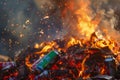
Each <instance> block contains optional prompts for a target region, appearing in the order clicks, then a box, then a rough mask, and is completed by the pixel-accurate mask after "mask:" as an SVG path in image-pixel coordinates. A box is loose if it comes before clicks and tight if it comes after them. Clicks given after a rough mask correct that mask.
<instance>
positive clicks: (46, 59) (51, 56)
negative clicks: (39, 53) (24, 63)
mask: <svg viewBox="0 0 120 80" xmlns="http://www.w3.org/2000/svg"><path fill="white" fill-rule="evenodd" d="M58 56H59V55H58V52H57V51H51V52H49V53H48V54H47V55H45V56H44V57H43V58H42V59H41V60H40V62H39V63H38V64H37V65H36V69H37V70H44V69H45V68H46V67H47V66H48V65H49V64H50V63H51V62H53V61H54V59H55V58H56V57H58Z"/></svg>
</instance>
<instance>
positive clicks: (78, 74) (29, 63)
mask: <svg viewBox="0 0 120 80" xmlns="http://www.w3.org/2000/svg"><path fill="white" fill-rule="evenodd" d="M58 45H59V47H58ZM37 46H38V47H37V48H36V47H33V48H30V47H29V48H28V49H27V50H25V51H22V52H21V54H19V55H18V56H16V57H15V61H14V65H12V64H13V62H2V63H0V67H1V68H0V70H1V71H0V79H1V80H10V79H12V80H49V79H50V80H62V79H65V80H69V79H70V80H113V79H120V77H119V76H120V66H119V60H118V59H117V58H118V55H119V54H118V55H115V54H114V53H113V51H111V49H110V48H109V47H108V46H104V47H99V48H98V47H95V46H94V47H91V46H92V44H91V42H85V44H83V43H80V42H79V41H75V42H74V40H73V39H71V40H70V41H69V42H68V41H65V40H55V41H53V42H48V43H41V44H39V45H38V44H37ZM7 63H10V64H7ZM5 64H6V65H5Z"/></svg>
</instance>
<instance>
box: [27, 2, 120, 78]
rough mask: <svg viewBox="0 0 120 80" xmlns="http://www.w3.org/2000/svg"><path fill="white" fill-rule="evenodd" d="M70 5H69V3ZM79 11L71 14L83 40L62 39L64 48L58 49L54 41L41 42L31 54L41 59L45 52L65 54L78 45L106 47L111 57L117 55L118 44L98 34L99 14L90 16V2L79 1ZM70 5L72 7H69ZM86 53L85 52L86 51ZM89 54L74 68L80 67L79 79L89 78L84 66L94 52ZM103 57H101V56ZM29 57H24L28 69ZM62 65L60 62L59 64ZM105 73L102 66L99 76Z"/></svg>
mask: <svg viewBox="0 0 120 80" xmlns="http://www.w3.org/2000/svg"><path fill="white" fill-rule="evenodd" d="M70 4H71V3H70ZM78 4H79V9H77V10H75V12H73V13H74V14H76V15H77V20H78V23H77V24H75V25H76V26H74V27H76V28H77V30H78V32H77V33H78V34H80V35H81V34H82V35H83V36H85V38H84V39H79V38H76V37H71V38H70V39H67V38H64V40H65V41H64V42H65V43H64V46H63V47H60V45H59V44H58V43H57V42H55V41H51V42H43V43H41V44H38V43H37V44H35V46H34V48H36V49H39V51H37V52H35V53H33V54H39V56H40V57H43V56H44V55H45V54H46V53H47V52H49V51H50V50H54V49H57V50H58V51H61V50H63V51H64V52H66V53H67V50H68V49H69V48H70V47H71V46H75V45H77V44H78V45H79V47H81V48H84V49H85V48H86V49H89V48H97V49H102V48H104V47H108V48H109V49H110V50H111V51H112V52H113V55H118V53H120V46H119V45H118V44H119V43H117V42H116V41H115V40H113V39H111V37H109V36H108V35H107V33H106V35H105V36H104V35H102V34H98V32H99V31H97V27H98V26H99V23H100V21H101V18H100V14H96V16H95V15H93V16H92V13H93V12H92V10H91V9H90V0H86V1H85V0H80V1H79V3H78ZM71 5H72V6H71ZM71 5H68V7H69V8H72V9H69V10H73V8H74V6H73V4H71ZM86 52H87V50H86ZM87 53H89V54H87V56H86V57H84V59H83V60H82V62H81V64H80V65H76V66H80V67H81V69H79V74H78V76H79V77H81V76H82V77H83V79H87V78H89V77H90V74H87V75H86V74H84V71H86V70H87V67H86V65H85V63H86V61H87V59H89V58H90V55H94V54H93V53H95V51H92V50H91V51H90V50H88V52H87ZM102 56H103V55H102ZM29 59H30V56H27V57H26V65H27V66H28V67H31V66H32V63H30V61H29ZM60 64H62V62H61V63H60ZM105 71H106V67H105V65H104V64H103V66H102V67H101V68H100V74H105Z"/></svg>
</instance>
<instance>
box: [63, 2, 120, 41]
mask: <svg viewBox="0 0 120 80" xmlns="http://www.w3.org/2000/svg"><path fill="white" fill-rule="evenodd" d="M119 3H120V1H119V0H70V1H68V2H67V3H66V5H67V6H66V7H65V8H64V9H63V13H64V14H65V16H64V15H63V16H64V17H63V19H62V20H63V26H64V29H65V30H66V33H67V35H69V36H73V37H77V38H86V37H88V36H86V34H87V32H89V33H90V34H92V33H93V32H97V31H100V32H101V34H102V35H103V36H105V37H106V38H111V39H113V40H117V41H119V40H120V33H119V31H117V30H116V29H115V27H116V26H117V24H118V20H117V18H116V14H115V11H116V10H119ZM82 9H84V10H82ZM76 12H79V13H76ZM83 13H85V14H84V15H83ZM86 16H87V17H86ZM87 18H89V19H87ZM79 19H80V20H79ZM85 21H86V23H85ZM89 22H90V24H91V25H93V24H92V22H93V23H95V24H96V25H95V26H94V30H93V29H92V27H91V26H90V24H87V23H89ZM96 22H97V23H96ZM79 23H80V26H79V27H78V25H77V24H79ZM81 23H83V24H81ZM86 25H87V26H86ZM85 28H86V29H85Z"/></svg>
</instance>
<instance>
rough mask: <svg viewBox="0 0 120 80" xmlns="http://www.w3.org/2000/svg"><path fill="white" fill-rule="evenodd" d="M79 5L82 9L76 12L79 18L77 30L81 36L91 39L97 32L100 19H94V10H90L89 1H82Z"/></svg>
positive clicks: (96, 17) (97, 17)
mask: <svg viewBox="0 0 120 80" xmlns="http://www.w3.org/2000/svg"><path fill="white" fill-rule="evenodd" d="M79 3H80V4H79V5H80V7H79V9H78V10H77V11H76V12H75V14H76V15H77V17H78V24H77V28H78V30H79V34H82V35H84V36H86V37H90V36H91V34H92V33H93V32H95V30H96V28H97V26H98V24H99V23H100V17H99V16H98V15H97V16H95V17H94V18H92V16H91V15H92V10H91V9H90V8H89V6H90V1H89V0H86V1H84V0H80V2H79Z"/></svg>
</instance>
